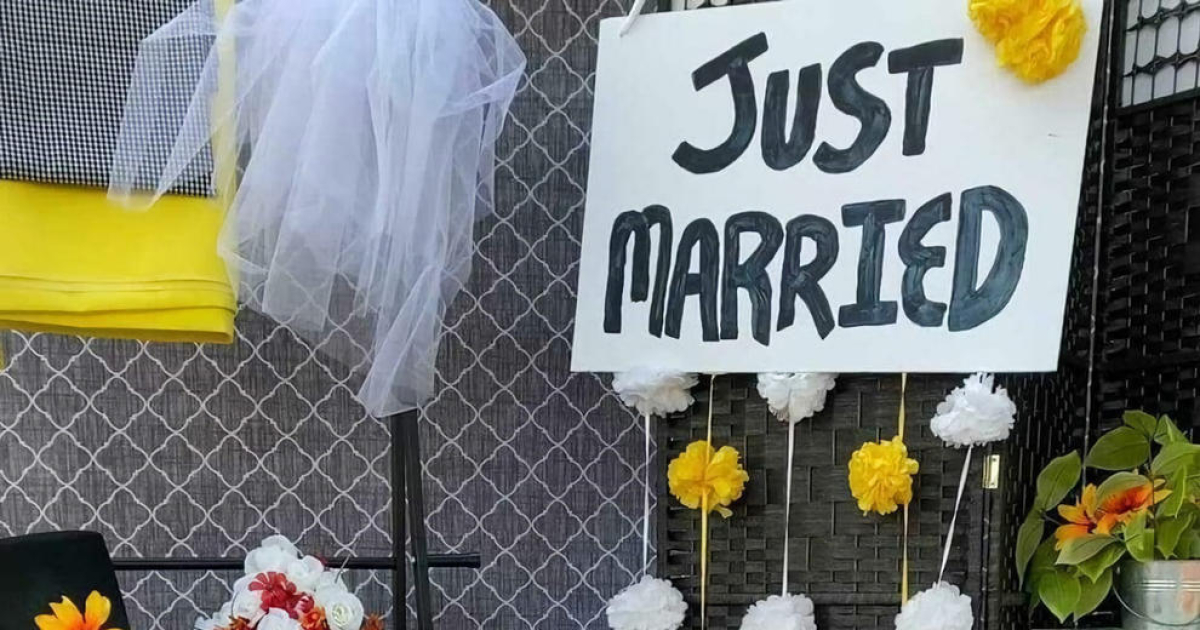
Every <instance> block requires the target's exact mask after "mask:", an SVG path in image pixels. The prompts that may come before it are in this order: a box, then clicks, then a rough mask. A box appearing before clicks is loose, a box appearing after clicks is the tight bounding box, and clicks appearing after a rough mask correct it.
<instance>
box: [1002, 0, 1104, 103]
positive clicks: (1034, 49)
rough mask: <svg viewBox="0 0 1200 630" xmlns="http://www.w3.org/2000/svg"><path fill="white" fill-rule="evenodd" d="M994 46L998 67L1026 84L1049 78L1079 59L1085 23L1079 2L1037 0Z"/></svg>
mask: <svg viewBox="0 0 1200 630" xmlns="http://www.w3.org/2000/svg"><path fill="white" fill-rule="evenodd" d="M1034 4H1035V5H1036V6H1035V7H1034V8H1033V10H1031V11H1029V12H1027V13H1026V14H1025V15H1024V17H1022V18H1021V20H1020V21H1018V22H1017V23H1016V24H1015V25H1013V27H1012V28H1010V29H1009V31H1008V33H1007V34H1006V35H1005V36H1004V37H1003V38H1001V39H1000V41H999V42H998V43H997V44H996V58H997V59H998V60H999V61H1000V65H1002V66H1005V67H1007V68H1009V69H1011V70H1012V71H1013V72H1015V73H1016V75H1017V76H1019V77H1021V78H1022V79H1024V80H1025V81H1028V82H1030V83H1041V82H1042V81H1045V80H1046V79H1052V78H1054V77H1056V76H1058V75H1060V74H1062V72H1063V71H1064V70H1066V69H1067V66H1070V65H1071V64H1072V63H1074V62H1075V60H1076V59H1077V58H1079V49H1080V48H1081V47H1082V46H1083V34H1084V33H1085V32H1086V31H1087V20H1086V19H1085V18H1084V16H1083V8H1082V7H1081V6H1080V5H1079V0H1040V1H1038V2H1035V3H1034Z"/></svg>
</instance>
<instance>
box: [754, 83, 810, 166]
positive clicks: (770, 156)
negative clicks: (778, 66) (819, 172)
mask: <svg viewBox="0 0 1200 630" xmlns="http://www.w3.org/2000/svg"><path fill="white" fill-rule="evenodd" d="M789 75H790V73H789V72H788V71H787V70H780V71H779V72H773V73H771V76H769V77H767V94H766V96H765V97H764V98H763V123H762V156H763V162H766V164H767V166H769V167H771V168H773V169H775V170H777V171H782V170H785V169H788V168H791V167H793V166H795V165H796V164H799V163H800V161H801V160H803V159H804V156H805V155H808V150H809V148H811V147H812V143H813V136H815V135H816V132H817V110H818V109H819V107H820V104H821V66H820V64H813V65H811V66H805V67H804V68H801V69H800V74H799V75H797V77H796V113H795V114H794V115H793V116H792V133H791V135H790V136H786V138H787V139H786V140H785V134H786V129H785V128H786V126H787V105H788V87H789V86H790V81H789V79H788V77H789Z"/></svg>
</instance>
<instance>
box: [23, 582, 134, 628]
mask: <svg viewBox="0 0 1200 630" xmlns="http://www.w3.org/2000/svg"><path fill="white" fill-rule="evenodd" d="M50 610H52V611H54V614H53V615H38V616H37V617H34V619H33V622H34V623H35V624H37V627H38V629H39V630H101V628H102V627H103V626H104V622H106V621H108V615H109V614H110V613H111V612H112V602H110V601H109V600H108V598H107V597H105V596H103V595H101V594H100V593H97V592H96V591H92V592H91V594H90V595H88V598H87V601H86V602H84V612H83V614H80V613H79V608H77V607H76V606H75V602H72V601H71V600H70V599H69V598H67V597H63V598H62V601H61V602H58V603H53V602H51V604H50ZM110 630H115V629H110Z"/></svg>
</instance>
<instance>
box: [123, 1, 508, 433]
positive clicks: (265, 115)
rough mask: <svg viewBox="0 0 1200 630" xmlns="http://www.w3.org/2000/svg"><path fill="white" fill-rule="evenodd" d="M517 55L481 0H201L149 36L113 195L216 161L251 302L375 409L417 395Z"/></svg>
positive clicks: (164, 184) (229, 247) (235, 259)
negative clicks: (339, 366) (354, 381)
mask: <svg viewBox="0 0 1200 630" xmlns="http://www.w3.org/2000/svg"><path fill="white" fill-rule="evenodd" d="M197 43H200V44H202V45H201V46H197ZM198 50H200V51H203V52H202V53H199V54H198V53H197V51H198ZM524 65H525V58H524V56H523V55H522V53H521V51H520V49H519V48H518V47H517V44H516V42H515V41H514V40H513V38H512V36H511V35H510V34H509V33H508V31H507V30H506V29H505V28H504V26H503V24H501V22H500V20H499V19H498V18H497V17H496V16H495V14H493V13H492V12H491V11H490V10H489V9H487V8H486V7H484V6H482V5H481V4H479V2H478V1H477V0H242V1H241V2H237V3H236V4H234V3H233V2H232V0H199V1H198V2H196V3H195V4H194V5H193V6H192V7H191V8H189V9H188V10H186V11H185V12H184V13H182V14H180V15H179V16H178V17H176V18H175V19H174V20H172V21H171V22H170V23H168V24H166V25H165V26H163V27H162V28H161V29H159V30H158V31H157V32H155V33H154V34H153V35H152V36H150V37H149V38H147V39H146V40H145V41H144V42H143V43H142V45H141V47H140V50H139V54H138V58H137V64H136V69H135V74H134V78H133V83H132V86H131V89H130V93H129V97H128V100H127V103H126V110H125V113H124V118H123V122H122V127H121V132H120V136H119V139H118V146H117V150H116V152H115V155H114V160H113V167H112V174H111V186H110V191H109V193H110V196H112V197H113V198H115V199H117V200H120V201H122V202H123V203H126V204H127V205H135V206H136V205H140V204H144V203H146V202H147V201H152V200H153V199H156V198H157V197H158V196H161V195H163V194H166V193H168V192H169V191H171V190H172V189H173V188H174V187H175V186H177V185H178V184H179V182H181V181H182V180H184V179H187V178H195V177H196V174H197V172H198V171H205V170H206V169H208V170H211V172H212V179H211V181H212V182H213V192H214V195H215V196H216V197H217V198H220V199H223V200H224V201H226V203H228V204H229V206H230V211H229V215H228V218H227V220H226V228H225V234H224V237H223V242H222V244H221V246H220V248H221V254H222V255H223V256H224V257H225V259H226V260H227V261H228V262H229V263H231V264H230V267H231V270H232V271H233V273H235V274H236V277H237V281H238V282H239V284H240V287H241V299H242V300H243V302H244V303H245V304H247V305H248V306H250V307H251V308H253V309H255V310H257V311H260V312H262V313H264V314H266V315H267V316H269V317H271V318H273V319H275V320H277V321H279V322H281V323H283V324H285V325H287V326H288V327H289V328H291V329H292V330H294V331H296V332H297V333H298V334H300V335H302V336H304V337H305V338H307V339H309V340H310V341H311V342H312V343H313V344H314V345H315V346H317V347H318V349H320V350H321V351H323V352H326V353H329V354H331V355H333V356H334V357H336V358H338V359H339V360H341V361H343V362H345V363H346V364H348V365H350V366H352V367H356V368H357V369H359V370H360V371H361V372H362V385H361V388H360V390H359V399H360V401H361V402H362V403H363V404H364V405H365V406H366V408H367V410H368V411H369V412H371V413H372V414H375V415H377V416H382V415H386V414H391V413H395V412H398V411H402V410H405V409H409V408H412V407H414V406H416V405H419V404H421V403H422V402H424V401H425V400H426V399H427V398H428V397H429V395H430V394H431V392H432V389H433V374H434V360H435V356H436V353H437V344H438V338H439V336H440V333H441V320H442V316H443V314H444V312H445V310H446V308H447V305H448V303H449V302H450V300H451V299H452V298H453V297H454V295H455V294H456V293H457V292H458V290H459V289H460V288H461V285H462V284H463V283H464V282H465V280H466V278H467V275H468V273H469V269H470V262H471V256H472V252H473V241H472V225H473V223H474V219H475V218H476V217H478V216H480V214H481V213H485V212H489V211H490V210H491V204H492V173H493V169H494V166H495V165H494V161H495V154H494V147H495V143H496V140H497V136H498V134H499V133H500V129H501V127H502V124H503V122H504V119H505V117H506V116H507V112H508V108H509V105H510V103H511V101H512V98H513V95H514V93H515V91H516V89H517V86H518V83H519V81H520V77H521V76H522V74H523V72H524ZM214 164H215V167H214V166H213V165H214ZM222 164H224V165H225V167H224V168H223V167H222Z"/></svg>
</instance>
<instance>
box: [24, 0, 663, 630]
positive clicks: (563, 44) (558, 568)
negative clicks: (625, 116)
mask: <svg viewBox="0 0 1200 630" xmlns="http://www.w3.org/2000/svg"><path fill="white" fill-rule="evenodd" d="M490 4H491V5H492V6H493V7H494V8H495V10H496V11H497V13H499V14H500V16H501V17H502V18H503V19H504V21H505V22H506V23H507V24H508V25H509V28H510V29H511V30H512V31H513V33H514V34H515V35H516V36H517V39H518V40H519V41H520V43H521V46H522V48H523V49H524V50H525V52H526V54H527V55H528V57H529V71H528V77H527V81H526V82H525V85H524V86H523V89H522V91H521V92H520V94H519V95H518V97H517V100H516V102H515V104H514V107H513V115H512V117H511V119H510V121H509V126H508V129H507V134H506V136H505V138H504V142H503V146H502V148H501V155H500V162H501V164H500V168H499V172H498V174H497V180H498V181H497V204H496V205H497V208H498V210H499V211H498V213H497V215H496V216H494V217H490V218H488V219H486V220H484V221H482V222H481V223H480V224H479V225H478V226H477V228H476V240H477V242H478V246H479V254H478V255H477V256H476V259H475V268H474V273H473V275H472V279H471V282H470V285H469V287H468V288H467V290H466V291H465V292H464V294H463V295H461V296H460V299H459V300H458V301H457V302H456V304H455V305H454V307H453V309H452V311H451V313H450V314H449V316H448V318H447V322H446V333H445V336H444V339H443V345H442V350H441V355H440V357H439V387H438V393H437V395H436V397H435V399H434V400H433V401H432V402H431V403H430V404H429V405H428V407H426V408H425V409H424V410H423V413H422V439H423V440H424V442H423V448H424V456H425V462H424V469H425V488H426V492H427V502H426V503H427V509H428V510H429V519H428V522H429V527H430V533H431V540H430V546H431V549H432V550H433V551H439V552H440V551H478V552H480V553H481V554H482V556H483V563H484V564H483V568H482V569H481V570H480V571H478V572H475V571H470V570H461V569H442V570H438V569H435V570H434V571H433V580H434V582H435V589H434V595H435V602H434V603H435V608H436V609H438V610H439V611H440V613H439V618H438V622H437V626H438V627H439V628H449V629H466V628H478V627H487V628H498V629H502V630H508V629H519V628H538V629H547V630H569V629H572V628H604V627H605V624H604V622H603V612H602V609H603V602H604V600H605V598H607V597H608V596H609V595H611V594H612V593H613V592H614V591H615V590H616V589H618V588H620V587H622V586H624V585H626V584H627V583H628V582H629V581H630V579H631V577H632V575H633V573H634V572H635V571H636V565H637V563H638V562H640V557H641V550H640V538H639V534H640V524H639V522H638V518H639V516H640V512H641V494H640V492H641V486H640V484H639V482H638V478H639V475H640V474H641V471H642V469H641V457H642V456H641V449H642V446H641V442H640V440H641V437H640V433H639V429H638V426H637V423H636V421H635V420H634V418H633V417H632V416H631V415H630V414H629V413H628V412H627V411H625V410H624V409H623V408H622V407H621V405H620V403H619V401H618V400H617V399H616V398H615V397H614V396H613V395H612V393H611V392H610V391H609V390H608V388H607V385H606V383H605V382H604V381H602V380H601V379H600V378H599V377H596V376H593V375H579V374H571V373H570V372H569V371H568V369H567V367H568V363H569V355H570V334H571V322H572V315H573V309H574V297H575V290H574V285H575V279H576V273H577V264H578V253H579V233H580V221H581V218H582V205H583V195H584V186H585V181H586V165H587V135H588V129H589V127H590V116H591V100H592V91H591V79H592V72H593V67H594V63H595V54H596V29H597V27H598V22H599V19H600V18H601V17H608V16H612V15H617V14H619V13H621V12H622V8H621V5H623V4H626V3H624V2H619V1H617V0H608V1H603V0H495V1H493V2H491V3H490ZM238 324H239V327H238V328H239V333H238V334H239V338H238V341H237V343H236V344H235V345H234V346H231V347H219V346H205V347H197V346H193V345H142V344H137V343H131V342H114V341H102V340H82V339H77V338H69V337H56V336H49V335H36V336H32V337H23V336H18V335H8V336H7V337H6V339H5V343H6V346H7V353H8V358H9V361H10V366H9V367H8V369H7V370H6V371H5V372H3V373H0V535H13V534H21V533H26V532H34V531H43V530H49V529H59V528H85V529H94V530H98V531H100V532H102V533H103V534H104V535H105V536H106V537H107V539H108V542H109V545H110V548H111V549H112V551H113V553H114V555H117V556H124V557H129V556H163V555H172V556H217V555H223V554H240V553H242V552H244V551H245V550H246V548H248V547H252V546H253V545H255V544H256V543H257V541H258V540H259V539H260V538H262V537H263V536H264V535H266V534H267V533H269V532H273V531H280V532H283V533H285V534H287V535H289V536H292V537H294V538H297V539H299V541H300V543H301V544H302V545H303V546H304V547H305V548H306V549H308V550H310V551H312V552H314V553H320V554H323V555H335V554H347V553H353V554H356V555H377V556H378V555H387V554H388V553H389V551H390V544H391V535H390V534H391V523H390V522H389V507H390V503H389V498H388V497H389V486H390V472H389V459H388V458H389V452H390V451H389V444H388V431H387V427H386V426H385V425H384V424H383V423H381V422H380V421H377V420H375V419H372V418H370V417H367V416H366V415H365V414H364V413H363V412H362V409H361V408H360V407H359V406H358V405H356V404H355V403H354V401H353V398H352V396H351V392H352V391H353V389H354V383H353V381H352V379H351V377H350V376H349V375H348V374H347V373H346V371H345V370H344V369H342V368H339V367H338V366H337V365H334V364H330V363H329V362H327V361H325V360H324V359H323V358H322V357H321V356H320V355H318V354H315V353H314V352H313V351H312V350H311V349H310V348H309V347H308V346H307V345H305V344H304V343H302V342H301V341H299V340H298V339H297V338H295V337H294V336H293V335H291V334H290V333H288V332H287V331H286V330H284V329H280V328H277V327H275V326H273V325H272V324H271V323H270V322H268V321H264V320H263V319H261V318H259V317H256V316H254V315H253V314H251V313H243V314H242V316H241V317H240V318H239V322H238ZM121 577H122V584H123V586H124V588H125V589H126V594H127V605H128V606H129V607H130V609H131V610H130V613H131V617H132V619H131V622H132V625H133V629H132V630H151V629H152V628H155V629H157V628H162V629H168V628H169V629H171V630H178V629H180V628H189V627H191V623H192V621H193V620H194V619H195V617H196V615H197V614H198V612H199V611H202V610H212V609H213V608H215V607H216V606H217V605H218V604H219V603H220V602H221V601H222V599H223V598H224V597H225V596H226V590H225V584H227V583H228V582H229V581H231V576H230V575H228V574H220V573H163V572H152V573H136V574H135V573H126V574H123V575H122V576H121ZM353 582H354V584H356V585H357V586H358V588H359V591H360V593H362V594H363V595H364V597H365V599H366V600H367V603H368V606H369V607H372V608H375V609H378V610H386V607H387V605H388V601H389V589H390V583H389V582H390V581H389V576H388V574H387V573H386V572H380V573H372V572H356V573H355V574H354V577H353Z"/></svg>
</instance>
